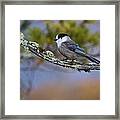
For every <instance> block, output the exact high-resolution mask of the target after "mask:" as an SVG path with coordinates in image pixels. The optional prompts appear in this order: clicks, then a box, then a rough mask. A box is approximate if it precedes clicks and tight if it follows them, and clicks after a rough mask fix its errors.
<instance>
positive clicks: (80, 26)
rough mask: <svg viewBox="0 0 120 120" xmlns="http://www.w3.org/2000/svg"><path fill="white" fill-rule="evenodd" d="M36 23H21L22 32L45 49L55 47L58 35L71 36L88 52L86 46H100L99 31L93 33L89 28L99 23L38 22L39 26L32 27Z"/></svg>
mask: <svg viewBox="0 0 120 120" xmlns="http://www.w3.org/2000/svg"><path fill="white" fill-rule="evenodd" d="M34 22H35V21H26V20H24V21H21V30H23V31H24V32H25V35H26V36H27V37H28V39H29V40H31V41H35V42H37V43H39V44H40V46H41V47H43V48H46V47H47V46H53V45H54V37H55V35H56V34H58V33H67V34H69V35H70V37H71V38H72V39H73V40H74V41H75V42H76V43H77V44H79V45H80V47H83V48H84V49H85V50H88V48H87V47H86V45H90V46H91V47H96V46H98V45H99V41H100V40H99V39H100V34H99V31H98V32H92V31H91V30H90V29H89V27H88V26H89V25H95V24H96V22H99V21H96V20H82V21H75V20H45V21H40V20H38V21H37V25H36V26H32V23H34ZM43 28H44V30H43ZM93 29H94V28H93ZM98 29H99V28H98Z"/></svg>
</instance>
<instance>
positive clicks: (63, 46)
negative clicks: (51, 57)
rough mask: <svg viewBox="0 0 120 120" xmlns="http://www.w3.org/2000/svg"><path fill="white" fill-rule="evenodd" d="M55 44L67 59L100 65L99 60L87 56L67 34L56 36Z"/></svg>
mask: <svg viewBox="0 0 120 120" xmlns="http://www.w3.org/2000/svg"><path fill="white" fill-rule="evenodd" d="M55 42H56V43H57V47H58V51H59V52H60V53H61V54H62V55H63V56H65V57H66V58H67V59H70V60H79V61H84V60H90V61H91V62H94V63H96V64H99V63H100V61H99V60H97V59H96V58H94V57H93V56H91V55H89V54H87V53H86V52H85V51H84V49H83V48H80V47H79V45H78V44H76V43H75V42H74V41H73V40H72V39H71V38H70V37H69V35H68V34H66V33H60V34H58V35H56V37H55Z"/></svg>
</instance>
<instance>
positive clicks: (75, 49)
mask: <svg viewBox="0 0 120 120" xmlns="http://www.w3.org/2000/svg"><path fill="white" fill-rule="evenodd" d="M62 46H64V48H65V49H67V51H69V53H70V52H71V53H73V54H75V53H76V56H77V55H79V56H81V57H85V58H87V59H89V60H90V61H92V62H95V63H97V64H99V63H100V61H99V60H97V59H96V58H94V57H92V56H90V55H88V54H87V53H85V51H84V49H83V48H80V47H79V46H78V45H77V44H75V42H74V41H66V42H63V43H62ZM76 56H74V58H76Z"/></svg>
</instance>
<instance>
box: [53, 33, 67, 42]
mask: <svg viewBox="0 0 120 120" xmlns="http://www.w3.org/2000/svg"><path fill="white" fill-rule="evenodd" d="M64 36H69V35H68V34H67V33H59V34H57V35H56V37H55V41H56V40H58V39H59V38H63V37H64Z"/></svg>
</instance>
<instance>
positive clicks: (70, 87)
mask: <svg viewBox="0 0 120 120" xmlns="http://www.w3.org/2000/svg"><path fill="white" fill-rule="evenodd" d="M20 31H21V32H23V33H24V35H25V37H26V38H27V39H28V40H30V41H35V42H37V43H39V45H40V46H41V47H42V48H43V49H45V50H51V51H52V52H53V53H54V54H55V56H56V57H58V58H59V59H61V58H63V56H62V55H61V54H60V53H59V52H58V51H57V48H56V44H55V42H54V37H55V35H56V34H58V33H61V32H63V33H67V34H69V35H70V37H71V38H72V39H73V40H74V41H75V42H76V43H77V44H79V46H80V47H82V48H84V49H85V51H86V52H87V53H89V54H91V55H93V56H94V57H96V58H97V59H100V21H99V20H76V21H75V20H21V21H20ZM20 99H21V100H99V99H100V71H91V72H84V71H81V72H78V71H76V70H71V69H68V68H63V67H60V66H57V65H54V64H52V63H49V62H47V61H45V60H43V59H41V58H38V57H36V56H35V55H34V54H32V53H30V52H28V51H26V50H24V49H23V48H22V47H21V48H20Z"/></svg>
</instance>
